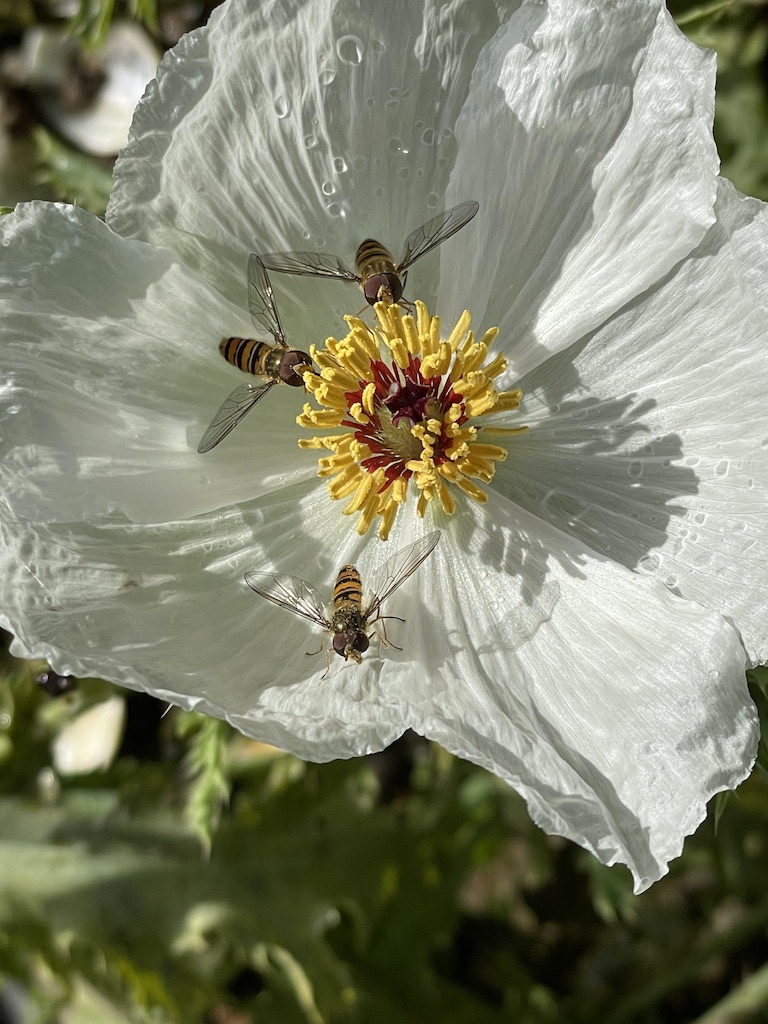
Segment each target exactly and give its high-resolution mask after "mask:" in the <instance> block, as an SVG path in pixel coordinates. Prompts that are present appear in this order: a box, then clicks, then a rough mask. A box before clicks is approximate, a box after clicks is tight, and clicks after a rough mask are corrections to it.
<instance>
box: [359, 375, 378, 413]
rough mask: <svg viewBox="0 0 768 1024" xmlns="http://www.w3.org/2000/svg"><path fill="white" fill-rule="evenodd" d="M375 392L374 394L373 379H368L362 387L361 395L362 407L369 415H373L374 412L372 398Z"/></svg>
mask: <svg viewBox="0 0 768 1024" xmlns="http://www.w3.org/2000/svg"><path fill="white" fill-rule="evenodd" d="M375 394H376V385H375V384H374V383H373V381H370V382H369V383H368V384H366V385H365V387H364V388H363V396H362V397H363V408H364V409H365V411H366V412H367V413H368V415H369V416H373V413H374V406H373V399H374V396H375Z"/></svg>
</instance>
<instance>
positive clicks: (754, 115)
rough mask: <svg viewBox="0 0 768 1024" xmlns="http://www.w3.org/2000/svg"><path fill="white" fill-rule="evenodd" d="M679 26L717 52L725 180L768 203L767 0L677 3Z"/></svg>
mask: <svg viewBox="0 0 768 1024" xmlns="http://www.w3.org/2000/svg"><path fill="white" fill-rule="evenodd" d="M670 8H671V10H672V13H673V15H674V16H675V18H676V20H677V23H678V25H679V26H680V27H681V28H682V30H683V31H684V32H685V33H686V35H687V36H689V38H691V39H692V40H693V41H694V42H695V43H698V44H699V46H705V47H707V48H709V49H713V50H715V51H716V53H717V95H716V99H715V139H716V141H717V147H718V151H719V153H720V158H721V161H722V165H721V169H722V173H723V175H724V176H725V177H726V178H729V179H730V180H731V181H732V182H733V183H734V185H736V187H737V188H738V189H740V190H741V191H742V192H744V193H746V194H747V195H753V196H757V197H758V198H760V199H768V94H767V93H766V61H767V56H766V55H767V54H768V6H766V3H765V2H764V0H752V2H741V3H740V2H738V0H730V2H729V0H714V2H711V3H699V2H696V0H693V2H690V0H689V2H682V0H674V2H672V3H670Z"/></svg>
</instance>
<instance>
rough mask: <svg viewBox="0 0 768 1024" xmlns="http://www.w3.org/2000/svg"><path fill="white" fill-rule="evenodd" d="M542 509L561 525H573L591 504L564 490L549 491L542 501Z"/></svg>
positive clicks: (551, 519)
mask: <svg viewBox="0 0 768 1024" xmlns="http://www.w3.org/2000/svg"><path fill="white" fill-rule="evenodd" d="M541 507H542V510H543V511H544V512H545V513H546V515H547V518H548V519H549V520H550V521H551V522H554V523H557V524H559V525H566V526H572V525H573V524H575V523H577V522H578V521H579V520H580V519H582V518H583V516H584V515H585V514H586V513H587V512H588V511H589V505H586V504H585V503H584V502H583V501H580V500H579V499H578V498H576V497H574V496H573V495H572V494H565V493H564V492H563V491H557V490H554V489H553V490H551V491H547V493H546V494H545V495H544V497H543V498H542V501H541Z"/></svg>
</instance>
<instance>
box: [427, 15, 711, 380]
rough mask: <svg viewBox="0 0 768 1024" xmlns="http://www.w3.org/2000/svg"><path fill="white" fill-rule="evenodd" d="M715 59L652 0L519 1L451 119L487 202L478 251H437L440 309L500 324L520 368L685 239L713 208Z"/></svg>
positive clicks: (465, 172)
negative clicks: (618, 0)
mask: <svg viewBox="0 0 768 1024" xmlns="http://www.w3.org/2000/svg"><path fill="white" fill-rule="evenodd" d="M714 71H715V65H714V54H712V53H707V52H705V51H703V50H701V49H699V48H698V47H697V46H694V45H693V44H692V43H691V42H689V41H688V40H686V39H685V38H684V37H683V36H682V34H681V33H680V32H679V30H678V29H677V28H676V26H675V25H674V23H673V22H672V19H671V17H670V16H669V15H668V13H667V12H666V10H665V9H664V8H663V5H659V4H657V3H653V2H651V3H632V4H612V3H607V4H594V3H574V2H573V0H566V2H564V3H551V4H548V5H530V6H525V7H523V8H522V9H521V10H520V11H519V12H518V13H517V14H516V15H514V16H513V17H512V18H511V19H510V20H509V22H507V24H506V25H505V26H504V27H503V29H501V30H499V33H498V34H497V36H496V37H495V38H494V40H493V41H492V42H491V43H489V44H488V46H486V48H485V49H484V50H483V52H482V53H481V55H480V58H479V60H478V66H477V69H476V72H475V75H474V78H473V81H472V88H471V89H470V93H469V97H468V100H467V103H466V104H465V106H464V109H463V111H462V114H461V117H460V118H459V121H458V123H457V126H456V137H457V140H458V144H459V149H458V156H457V160H456V165H455V168H454V170H453V173H452V179H451V189H450V196H451V197H454V198H456V197H459V196H462V197H464V196H467V195H473V196H475V197H476V198H477V199H479V200H480V202H481V209H480V213H479V214H478V217H477V223H476V225H473V229H472V231H471V232H470V231H468V232H467V233H466V235H465V236H464V238H463V242H464V243H467V244H469V245H471V246H473V247H476V251H474V252H472V253H469V254H468V253H467V252H466V245H462V244H461V242H459V241H458V240H457V243H456V244H455V245H453V246H448V245H446V246H445V247H444V251H443V252H442V264H441V269H442V274H441V298H442V300H443V305H442V306H441V309H440V312H441V314H442V315H444V316H446V317H447V315H448V312H450V313H451V314H452V315H453V314H455V313H457V312H459V311H460V310H461V309H462V308H463V306H469V308H470V309H471V310H472V312H473V315H474V316H475V319H476V320H477V319H478V318H479V319H480V320H482V322H483V323H484V325H485V326H490V325H491V324H498V325H499V326H500V327H501V339H500V344H501V345H502V347H504V348H505V354H506V355H507V356H508V357H509V359H510V364H511V367H512V369H513V371H514V373H515V374H521V373H523V372H527V371H528V370H530V369H531V368H532V367H534V366H535V365H536V364H537V363H539V362H541V361H542V360H543V359H545V358H546V357H547V356H548V355H550V354H551V353H553V352H557V351H558V350H559V349H561V348H564V347H566V346H567V345H569V344H571V343H572V342H573V341H576V340H578V339H579V338H580V337H583V335H584V334H585V333H587V332H588V331H590V330H593V329H594V328H596V327H597V326H599V325H600V324H601V323H602V322H604V321H605V320H606V319H607V318H608V316H609V315H610V314H612V313H613V312H615V311H616V310H617V309H620V308H621V307H622V306H623V305H624V304H625V303H626V302H627V301H628V300H629V299H631V298H633V297H634V296H636V295H639V294H640V293H641V292H642V291H644V290H645V289H646V288H647V287H648V286H649V285H651V284H652V283H653V282H654V281H657V280H658V279H659V278H660V277H661V276H662V275H663V274H665V273H666V272H667V271H668V270H669V269H670V268H671V267H673V266H674V265H675V264H676V263H677V262H678V261H679V260H680V259H681V258H682V257H683V256H685V255H686V254H687V253H688V252H690V250H691V249H692V248H693V247H694V246H695V245H696V244H697V243H698V242H699V240H700V239H701V237H702V236H703V234H704V231H705V230H706V228H707V227H708V226H709V225H710V224H711V223H712V220H713V215H712V206H713V203H714V198H715V175H716V173H717V166H718V160H717V153H716V150H715V146H714V142H713V139H712V135H711V124H712V116H713V102H714ZM458 283H461V284H463V285H465V286H466V287H464V288H457V287H456V286H457V284H458Z"/></svg>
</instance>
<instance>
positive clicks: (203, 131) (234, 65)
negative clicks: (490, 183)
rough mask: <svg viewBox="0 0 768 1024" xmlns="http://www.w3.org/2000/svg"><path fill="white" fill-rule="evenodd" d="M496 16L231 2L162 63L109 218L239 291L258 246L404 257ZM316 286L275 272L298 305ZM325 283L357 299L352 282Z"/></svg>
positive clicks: (469, 3) (119, 173)
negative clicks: (366, 241)
mask: <svg viewBox="0 0 768 1024" xmlns="http://www.w3.org/2000/svg"><path fill="white" fill-rule="evenodd" d="M497 25H498V16H497V14H496V8H495V5H494V4H493V3H489V2H488V0H465V2H456V3H452V4H451V5H450V6H446V5H443V4H438V3H436V2H433V0H428V2H426V3H423V4H421V3H420V4H404V5H401V6H400V7H398V8H397V11H396V12H395V10H394V9H393V8H392V7H391V5H387V4H365V5H362V8H361V5H359V4H357V3H350V2H347V0H308V2H304V3H296V2H291V0H282V2H279V3H274V4H272V5H270V7H269V8H268V9H267V8H265V7H264V5H263V4H258V3H254V2H253V0H231V2H230V3H228V4H225V5H223V6H222V7H221V8H219V9H218V10H217V11H215V12H214V13H213V15H212V17H211V20H210V23H209V25H208V27H207V28H206V29H204V30H202V31H200V32H196V33H193V34H191V35H189V36H186V37H185V38H184V39H182V40H181V42H180V43H179V45H178V46H177V47H176V48H175V49H174V50H173V51H172V52H171V53H169V54H168V55H167V56H166V58H165V60H164V61H163V63H162V65H161V67H160V71H159V74H158V78H157V81H156V83H155V84H154V85H153V86H152V87H150V89H149V90H148V93H147V95H146V97H145V99H144V101H143V103H142V104H141V105H140V106H139V108H138V110H137V113H136V117H135V120H134V124H133V128H132V141H131V142H130V144H129V145H128V147H127V149H126V150H125V151H124V152H123V154H122V155H121V157H120V160H119V161H118V164H117V167H116V184H115V189H114V191H113V193H112V198H111V202H110V207H109V213H108V220H109V222H110V224H111V225H112V226H113V227H114V228H115V230H117V231H119V232H121V233H122V234H125V235H131V236H134V237H138V238H143V239H145V240H149V241H153V242H155V243H157V244H162V245H166V246H169V247H171V248H173V249H174V250H175V251H176V252H179V253H181V254H182V255H183V256H184V258H185V259H186V260H187V261H188V262H189V263H190V264H191V265H193V266H196V267H199V268H200V270H201V272H202V273H203V274H204V275H205V276H206V277H207V278H208V279H209V280H211V281H213V282H215V283H216V284H217V286H218V287H219V288H220V290H221V291H222V292H223V293H224V294H227V295H230V296H232V295H233V294H235V290H236V289H237V288H238V287H239V283H240V279H241V275H242V272H243V267H244V266H245V261H246V260H247V258H248V254H249V253H250V252H251V251H256V252H264V251H268V250H275V249H301V250H315V249H320V250H328V251H330V252H338V254H339V255H340V256H341V257H342V258H343V259H345V260H347V261H351V262H353V261H354V252H355V249H356V248H357V246H358V245H359V243H360V242H361V241H362V240H363V238H364V237H366V235H370V234H373V235H374V236H375V237H379V238H381V239H382V241H384V242H385V244H387V245H389V246H391V247H392V248H393V249H394V250H396V252H397V253H398V255H399V250H401V248H402V244H403V241H404V239H405V237H406V235H407V234H408V233H409V232H410V231H412V230H413V229H414V228H416V227H418V226H419V224H421V223H423V222H424V221H426V220H427V219H428V218H429V217H430V216H434V215H435V214H436V213H438V212H439V211H440V208H441V206H442V205H443V200H444V193H445V189H446V187H447V182H448V176H449V173H450V169H451V166H452V164H453V161H454V159H455V153H456V144H455V140H454V137H453V131H452V129H453V126H454V124H455V121H456V118H457V116H458V113H459V109H460V107H461V103H462V101H463V99H464V96H465V94H466V90H467V88H468V86H469V78H470V75H471V72H472V68H473V66H474V60H475V57H476V55H477V53H478V51H479V49H480V47H481V46H482V45H483V43H484V42H485V41H486V40H487V39H488V38H489V37H490V36H491V35H492V33H493V31H494V30H495V28H496V26H497ZM473 195H474V193H472V194H470V195H467V196H463V197H462V198H463V199H468V198H472V197H473ZM306 286H307V282H306V281H300V282H299V283H298V285H297V283H296V281H295V279H290V278H288V279H286V278H285V276H283V277H282V278H281V280H280V290H281V295H282V294H283V292H286V293H287V295H288V297H287V298H286V308H287V310H288V311H289V313H293V311H294V309H296V311H297V313H298V311H299V310H300V309H301V305H302V303H301V298H302V297H303V296H305V295H306V294H307V290H306ZM323 295H325V296H327V301H328V303H331V302H337V304H338V307H339V308H342V307H345V308H344V311H345V312H349V311H350V310H353V309H355V308H357V307H358V306H359V304H360V297H359V293H356V292H355V291H354V290H353V289H351V288H350V286H349V285H346V286H344V285H335V284H333V283H328V282H325V283H324V286H323ZM336 296H339V298H338V300H337V299H336ZM294 303H295V305H294ZM345 304H346V305H345ZM323 329H325V327H324V328H323Z"/></svg>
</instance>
